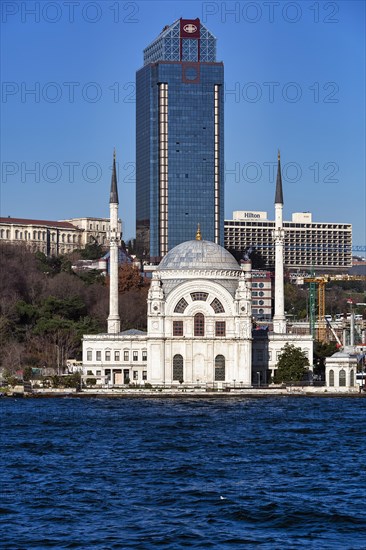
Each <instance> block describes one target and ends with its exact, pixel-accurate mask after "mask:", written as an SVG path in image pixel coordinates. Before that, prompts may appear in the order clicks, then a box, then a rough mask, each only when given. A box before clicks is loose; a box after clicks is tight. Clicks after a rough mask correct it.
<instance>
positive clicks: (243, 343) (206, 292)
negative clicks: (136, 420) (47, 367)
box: [83, 155, 313, 388]
mask: <svg viewBox="0 0 366 550" xmlns="http://www.w3.org/2000/svg"><path fill="white" fill-rule="evenodd" d="M282 211H283V192H282V179H281V162H280V155H278V171H277V181H276V193H275V213H276V228H275V231H274V235H273V238H274V244H275V258H276V260H275V311H274V317H273V332H269V331H268V330H254V331H253V330H252V329H253V326H252V314H251V263H250V261H243V262H242V263H241V265H239V264H238V263H237V261H236V260H235V258H234V257H233V256H232V255H231V254H230V253H229V252H228V251H227V250H225V249H224V248H223V247H221V246H219V245H217V244H215V243H213V242H209V241H205V240H204V239H202V237H201V234H200V230H199V226H198V231H197V234H196V238H195V240H192V241H187V242H184V243H181V244H179V245H178V246H176V247H175V248H173V249H172V250H170V251H169V252H168V253H167V254H166V256H165V257H164V258H163V260H162V261H161V262H160V264H159V266H158V267H157V269H156V271H155V272H154V273H153V277H152V281H151V286H150V289H149V293H148V299H147V332H142V331H140V330H127V331H123V332H120V318H119V313H118V246H119V245H120V237H121V236H120V235H119V233H118V229H117V221H118V190H117V176H116V163H115V155H114V159H113V173H112V183H111V192H110V220H111V221H110V227H111V233H110V309H109V316H108V332H107V333H105V334H94V335H85V336H84V337H83V374H84V375H89V376H90V375H93V377H95V378H96V379H97V381H98V382H99V383H106V382H108V383H109V385H111V386H116V385H122V384H127V383H135V384H140V385H144V384H146V383H149V384H151V385H153V386H154V385H159V386H160V385H165V386H171V385H179V384H181V385H183V386H184V385H185V384H187V385H191V384H194V385H195V386H197V385H198V386H205V385H210V386H213V385H215V386H216V387H218V388H220V387H223V386H228V385H230V386H232V387H250V386H252V385H256V386H257V385H260V384H265V383H267V381H268V380H269V377H270V376H271V375H272V374H273V372H274V370H275V368H276V363H277V360H278V356H279V354H280V353H281V350H282V348H283V347H284V345H285V344H286V343H290V344H294V345H295V346H297V347H299V348H301V349H302V350H303V351H304V352H305V353H306V355H307V357H308V358H309V363H310V365H312V362H313V339H312V336H311V335H310V334H305V335H293V334H289V333H288V332H287V327H286V317H285V311H284V266H283V249H284V229H283V217H282ZM198 221H199V220H198Z"/></svg>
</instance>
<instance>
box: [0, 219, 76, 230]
mask: <svg viewBox="0 0 366 550" xmlns="http://www.w3.org/2000/svg"><path fill="white" fill-rule="evenodd" d="M0 223H7V224H13V225H37V226H39V225H41V226H42V225H43V226H45V227H59V228H61V229H74V230H75V231H77V230H78V228H77V227H75V225H73V224H72V223H70V222H57V221H51V220H28V219H26V218H0Z"/></svg>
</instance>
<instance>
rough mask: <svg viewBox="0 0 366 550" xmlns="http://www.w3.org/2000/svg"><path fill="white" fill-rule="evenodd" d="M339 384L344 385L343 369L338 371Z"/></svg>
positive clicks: (344, 373) (344, 372)
mask: <svg viewBox="0 0 366 550" xmlns="http://www.w3.org/2000/svg"><path fill="white" fill-rule="evenodd" d="M339 385H340V386H345V385H346V371H345V370H344V369H342V370H340V371H339Z"/></svg>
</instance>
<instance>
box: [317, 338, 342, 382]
mask: <svg viewBox="0 0 366 550" xmlns="http://www.w3.org/2000/svg"><path fill="white" fill-rule="evenodd" d="M337 349H338V348H337V344H336V342H329V343H326V342H319V341H318V340H316V341H315V342H314V374H316V375H318V376H321V378H322V379H324V378H325V359H326V357H330V356H331V355H333V353H335V352H336V351H337Z"/></svg>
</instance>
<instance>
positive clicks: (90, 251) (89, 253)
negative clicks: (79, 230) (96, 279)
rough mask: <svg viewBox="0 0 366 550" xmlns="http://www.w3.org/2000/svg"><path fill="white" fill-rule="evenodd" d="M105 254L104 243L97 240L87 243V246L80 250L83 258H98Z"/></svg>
mask: <svg viewBox="0 0 366 550" xmlns="http://www.w3.org/2000/svg"><path fill="white" fill-rule="evenodd" d="M104 254H105V250H104V249H103V247H102V245H100V244H98V243H97V242H94V243H91V244H87V245H86V246H85V248H82V249H81V250H80V256H81V257H82V259H83V260H98V258H101V257H102V256H103V255H104Z"/></svg>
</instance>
